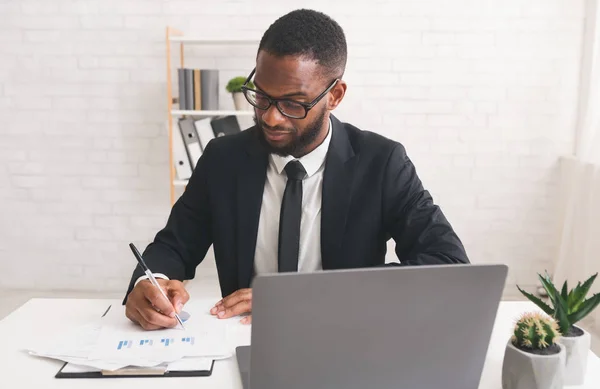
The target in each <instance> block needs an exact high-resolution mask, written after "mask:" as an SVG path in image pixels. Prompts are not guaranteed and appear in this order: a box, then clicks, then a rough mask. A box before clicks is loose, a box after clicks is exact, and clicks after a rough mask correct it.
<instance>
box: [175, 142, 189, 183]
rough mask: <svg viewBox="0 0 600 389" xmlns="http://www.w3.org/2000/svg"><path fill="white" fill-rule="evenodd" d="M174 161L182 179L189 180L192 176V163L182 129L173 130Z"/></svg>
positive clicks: (176, 170) (178, 175)
mask: <svg viewBox="0 0 600 389" xmlns="http://www.w3.org/2000/svg"><path fill="white" fill-rule="evenodd" d="M173 163H174V164H175V172H176V173H177V178H178V179H180V180H188V179H190V177H191V176H192V165H191V162H190V158H189V156H188V154H187V150H186V146H185V143H184V141H183V137H182V136H181V131H173Z"/></svg>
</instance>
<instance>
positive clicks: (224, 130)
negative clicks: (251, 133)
mask: <svg viewBox="0 0 600 389" xmlns="http://www.w3.org/2000/svg"><path fill="white" fill-rule="evenodd" d="M210 124H211V126H212V129H213V132H214V134H215V137H216V138H218V137H221V136H226V135H232V134H237V133H238V132H240V131H241V129H240V123H239V122H238V119H237V117H236V116H235V115H228V116H220V117H217V118H215V119H213V120H212V121H211V122H210Z"/></svg>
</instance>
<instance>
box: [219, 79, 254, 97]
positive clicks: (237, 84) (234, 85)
mask: <svg viewBox="0 0 600 389" xmlns="http://www.w3.org/2000/svg"><path fill="white" fill-rule="evenodd" d="M244 82H246V78H245V77H242V76H239V77H234V78H232V79H231V80H229V82H228V83H227V85H226V86H225V89H227V92H229V93H237V92H241V91H242V85H244ZM248 87H250V88H252V89H254V84H253V83H252V81H249V82H248Z"/></svg>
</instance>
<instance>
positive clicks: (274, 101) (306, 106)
mask: <svg viewBox="0 0 600 389" xmlns="http://www.w3.org/2000/svg"><path fill="white" fill-rule="evenodd" d="M255 72H256V68H254V69H253V70H252V72H251V73H250V75H249V76H248V78H246V81H245V82H244V85H242V87H241V89H242V92H243V93H244V97H246V100H248V102H249V103H250V104H251V105H252V106H253V107H255V108H258V109H260V110H261V111H266V110H268V109H269V108H271V106H272V105H273V104H275V107H277V110H278V111H279V112H280V113H281V114H282V115H283V116H285V117H288V118H291V119H304V118H305V117H306V116H307V115H308V111H310V110H311V109H312V108H313V107H314V106H315V105H317V103H318V102H319V101H321V99H322V98H323V97H325V95H327V93H329V91H330V90H331V89H332V88H333V87H334V86H335V84H337V82H338V81H339V80H340V79H339V78H336V79H335V80H333V81H332V82H331V84H329V86H328V87H327V89H325V90H324V91H323V92H322V93H321V94H320V95H318V96H317V97H315V99H314V100H313V101H311V102H310V103H302V102H300V101H296V100H291V99H275V98H273V97H271V96H269V95H267V94H266V93H264V92H261V91H258V90H256V89H252V88H249V87H248V83H249V82H250V80H251V79H252V76H253V75H254V73H255ZM246 92H254V93H259V94H261V95H263V96H265V98H266V99H267V100H268V101H269V105H268V106H267V107H266V108H262V107H257V106H256V105H255V104H254V103H252V101H250V99H249V98H248V95H247V94H246ZM280 101H287V102H290V103H294V104H298V105H300V106H302V107H304V116H292V115H289V114H286V113H285V112H283V110H282V109H281V107H279V104H278V103H279V102H280Z"/></svg>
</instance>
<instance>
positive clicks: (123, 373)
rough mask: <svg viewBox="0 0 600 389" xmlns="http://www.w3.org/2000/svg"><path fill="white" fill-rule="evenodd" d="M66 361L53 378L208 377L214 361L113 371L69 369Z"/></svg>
mask: <svg viewBox="0 0 600 389" xmlns="http://www.w3.org/2000/svg"><path fill="white" fill-rule="evenodd" d="M67 365H69V363H68V362H66V363H65V364H64V365H63V366H62V367H61V368H60V370H59V371H58V372H57V373H56V375H55V376H54V377H55V378H152V377H154V378H158V377H208V376H210V375H212V371H213V367H214V365H215V361H214V360H213V361H212V362H211V365H210V369H208V370H173V371H167V370H166V369H162V368H123V369H119V370H115V371H103V370H98V369H94V368H91V367H90V368H89V370H87V369H86V370H82V371H72V370H69V369H68V367H67ZM65 370H66V371H65Z"/></svg>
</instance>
